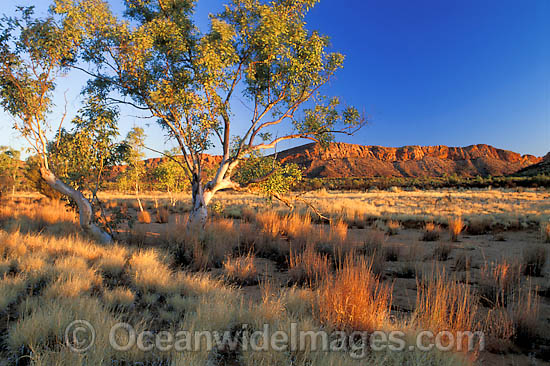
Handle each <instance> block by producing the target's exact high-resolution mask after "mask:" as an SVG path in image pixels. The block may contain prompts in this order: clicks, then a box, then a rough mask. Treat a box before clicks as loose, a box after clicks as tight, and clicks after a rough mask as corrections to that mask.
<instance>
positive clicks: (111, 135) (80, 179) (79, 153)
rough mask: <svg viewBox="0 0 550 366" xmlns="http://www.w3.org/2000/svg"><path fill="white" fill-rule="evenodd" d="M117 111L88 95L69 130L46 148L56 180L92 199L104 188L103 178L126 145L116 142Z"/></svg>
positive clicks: (117, 160) (59, 133) (63, 130)
mask: <svg viewBox="0 0 550 366" xmlns="http://www.w3.org/2000/svg"><path fill="white" fill-rule="evenodd" d="M117 118H118V112H117V110H115V109H113V108H112V107H109V106H107V105H105V103H104V102H102V101H101V100H100V99H99V98H98V97H97V96H90V97H89V98H88V100H87V102H86V105H85V106H84V107H83V108H82V109H81V110H80V111H79V114H78V115H77V116H76V118H75V119H74V120H73V121H72V124H73V126H74V128H73V129H72V130H71V131H66V130H65V129H61V130H60V131H58V133H57V135H56V138H55V141H52V142H50V144H49V146H48V154H49V160H50V163H51V164H52V167H53V169H54V170H55V173H56V175H57V176H58V178H60V179H62V180H64V181H65V182H66V183H68V184H70V185H72V186H73V187H74V188H76V189H87V190H89V191H91V192H92V193H93V194H94V196H95V194H96V192H97V191H98V190H100V189H101V188H102V185H103V175H104V173H105V171H106V169H108V168H109V167H111V166H113V165H115V164H117V163H119V162H120V161H121V160H122V158H123V156H124V154H125V153H126V149H125V145H121V144H120V143H117V142H116V138H117V137H118V127H117V124H116V122H117Z"/></svg>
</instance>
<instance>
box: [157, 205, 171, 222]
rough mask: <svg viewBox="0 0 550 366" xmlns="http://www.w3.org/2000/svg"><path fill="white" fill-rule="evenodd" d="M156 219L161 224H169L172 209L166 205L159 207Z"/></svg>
mask: <svg viewBox="0 0 550 366" xmlns="http://www.w3.org/2000/svg"><path fill="white" fill-rule="evenodd" d="M156 219H157V222H158V223H159V224H167V223H168V221H170V211H168V209H166V208H164V207H162V208H159V209H157V214H156Z"/></svg>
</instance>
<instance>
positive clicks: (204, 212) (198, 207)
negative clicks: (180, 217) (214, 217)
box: [189, 179, 208, 226]
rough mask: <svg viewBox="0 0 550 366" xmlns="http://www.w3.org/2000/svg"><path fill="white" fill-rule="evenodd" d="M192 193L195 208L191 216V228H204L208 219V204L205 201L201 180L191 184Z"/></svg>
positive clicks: (192, 208)
mask: <svg viewBox="0 0 550 366" xmlns="http://www.w3.org/2000/svg"><path fill="white" fill-rule="evenodd" d="M191 193H192V198H193V201H192V202H193V207H191V213H190V215H189V225H190V226H204V224H206V219H207V218H208V208H207V205H208V202H206V200H205V196H204V190H203V188H202V185H201V182H200V180H197V179H193V182H192V183H191Z"/></svg>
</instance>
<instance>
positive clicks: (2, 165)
mask: <svg viewBox="0 0 550 366" xmlns="http://www.w3.org/2000/svg"><path fill="white" fill-rule="evenodd" d="M20 159H21V152H20V151H18V150H14V149H11V148H9V147H6V146H0V197H1V196H2V192H4V191H7V190H8V189H9V188H11V191H12V195H15V190H16V189H17V186H18V184H19V179H18V178H19V169H20V165H21V161H20Z"/></svg>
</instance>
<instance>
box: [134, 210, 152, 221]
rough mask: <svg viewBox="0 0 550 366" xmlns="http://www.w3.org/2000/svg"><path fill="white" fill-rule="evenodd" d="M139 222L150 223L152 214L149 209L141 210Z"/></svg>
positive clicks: (138, 217) (138, 215) (138, 216)
mask: <svg viewBox="0 0 550 366" xmlns="http://www.w3.org/2000/svg"><path fill="white" fill-rule="evenodd" d="M137 219H138V222H140V223H142V224H150V223H151V214H150V213H149V211H139V212H138V214H137Z"/></svg>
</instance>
